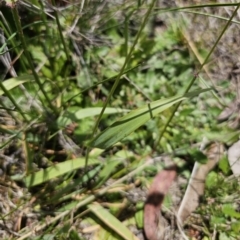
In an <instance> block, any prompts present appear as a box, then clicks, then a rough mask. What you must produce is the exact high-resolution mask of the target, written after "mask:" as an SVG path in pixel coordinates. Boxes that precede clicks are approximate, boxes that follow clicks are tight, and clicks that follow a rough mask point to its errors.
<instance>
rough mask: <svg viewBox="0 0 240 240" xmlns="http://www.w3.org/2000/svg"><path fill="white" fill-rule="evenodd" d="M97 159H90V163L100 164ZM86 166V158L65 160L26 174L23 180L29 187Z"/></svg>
mask: <svg viewBox="0 0 240 240" xmlns="http://www.w3.org/2000/svg"><path fill="white" fill-rule="evenodd" d="M98 163H99V161H98V160H97V159H90V160H89V164H90V165H92V164H98ZM84 166H85V158H77V159H71V160H68V161H65V162H61V163H58V164H56V165H54V166H51V167H49V168H47V169H43V170H40V171H38V172H35V173H32V174H30V175H28V176H26V177H25V178H24V179H23V181H24V183H25V184H26V186H27V187H33V186H36V185H38V184H41V183H44V182H47V181H49V180H51V179H53V178H56V177H59V176H60V175H62V174H65V173H68V172H70V171H73V170H76V169H78V168H81V167H84Z"/></svg>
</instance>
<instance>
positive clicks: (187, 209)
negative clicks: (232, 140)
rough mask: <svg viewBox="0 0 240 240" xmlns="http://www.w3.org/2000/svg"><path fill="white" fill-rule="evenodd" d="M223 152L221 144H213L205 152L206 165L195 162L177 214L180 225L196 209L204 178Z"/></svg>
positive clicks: (203, 185) (202, 190) (202, 189)
mask: <svg viewBox="0 0 240 240" xmlns="http://www.w3.org/2000/svg"><path fill="white" fill-rule="evenodd" d="M223 151H224V148H223V145H222V144H220V143H213V144H211V145H210V147H208V149H207V150H206V155H207V157H208V162H207V163H206V164H200V163H198V162H195V164H194V167H193V171H192V174H191V177H190V179H189V183H188V186H187V190H186V192H185V194H184V197H183V200H182V202H181V205H180V207H179V210H178V214H177V219H178V221H179V223H180V224H181V225H182V224H183V223H184V221H185V220H186V219H187V218H188V217H189V216H190V215H191V213H192V212H193V211H195V210H196V208H197V207H198V205H199V198H200V196H202V195H203V193H204V187H205V180H206V177H207V175H208V173H209V172H210V171H211V170H212V169H213V168H214V167H215V166H216V164H217V163H218V161H219V159H220V158H221V157H222V155H223Z"/></svg>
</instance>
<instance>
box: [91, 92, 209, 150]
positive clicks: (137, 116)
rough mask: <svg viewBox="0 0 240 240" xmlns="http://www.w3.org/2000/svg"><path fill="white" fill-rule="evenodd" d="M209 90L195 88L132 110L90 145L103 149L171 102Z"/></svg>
mask: <svg viewBox="0 0 240 240" xmlns="http://www.w3.org/2000/svg"><path fill="white" fill-rule="evenodd" d="M209 90H211V89H210V88H208V89H203V90H197V91H194V92H190V93H187V94H185V95H180V96H175V97H171V98H168V99H160V100H157V101H154V102H151V103H149V104H147V105H145V106H143V107H140V108H138V109H136V110H133V111H131V112H130V113H128V114H127V115H126V116H124V117H122V118H121V119H119V120H118V121H116V122H115V123H113V124H112V125H111V126H110V127H109V128H107V129H106V130H105V131H103V132H102V133H100V134H99V135H98V136H97V137H96V138H94V139H93V141H92V142H91V143H90V146H91V147H97V148H103V149H106V148H109V147H111V146H112V145H114V144H115V143H117V142H119V141H120V140H122V139H123V138H125V137H126V136H128V135H129V134H130V133H132V132H133V131H135V130H136V129H137V128H139V127H140V126H142V125H143V124H144V123H146V122H147V121H148V120H150V119H151V118H153V117H155V116H156V115H157V114H159V113H160V112H162V111H164V110H166V109H167V108H169V107H171V106H172V105H173V104H175V103H177V102H180V101H183V100H185V99H188V98H191V97H194V96H197V95H198V94H200V93H202V92H206V91H209Z"/></svg>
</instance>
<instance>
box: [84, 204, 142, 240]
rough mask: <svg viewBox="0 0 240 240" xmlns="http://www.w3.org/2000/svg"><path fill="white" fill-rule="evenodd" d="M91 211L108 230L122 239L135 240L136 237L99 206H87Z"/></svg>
mask: <svg viewBox="0 0 240 240" xmlns="http://www.w3.org/2000/svg"><path fill="white" fill-rule="evenodd" d="M88 209H90V210H91V212H92V213H93V214H95V215H96V216H97V217H98V218H99V219H100V220H101V221H103V222H104V223H105V224H106V225H107V226H108V227H109V228H111V229H112V230H113V231H114V232H116V233H117V234H119V235H120V236H121V237H122V238H123V239H126V240H134V239H135V240H136V239H137V237H136V236H135V235H134V234H133V233H132V232H131V231H130V230H129V229H128V228H127V227H126V226H125V225H123V224H122V223H121V222H120V221H119V220H118V219H117V218H115V217H114V216H113V215H112V214H111V213H110V212H109V211H107V210H106V209H104V208H103V207H102V206H101V205H99V204H97V203H95V204H90V205H88Z"/></svg>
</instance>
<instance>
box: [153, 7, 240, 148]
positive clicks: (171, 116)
mask: <svg viewBox="0 0 240 240" xmlns="http://www.w3.org/2000/svg"><path fill="white" fill-rule="evenodd" d="M239 7H240V3H239V4H237V7H236V9H235V10H234V12H233V14H232V16H231V18H230V19H229V20H228V22H227V24H226V25H225V27H224V28H223V30H222V32H221V34H220V35H219V36H218V38H217V40H216V42H215V44H214V45H213V47H212V48H211V50H210V52H209V53H208V55H207V57H206V58H205V60H204V62H203V63H202V64H201V66H200V68H199V70H198V71H197V74H195V76H194V77H193V78H192V80H191V82H190V83H189V85H188V86H187V88H186V90H185V94H186V93H188V91H189V90H190V89H191V87H192V85H193V84H194V83H195V81H196V79H197V77H198V74H199V73H200V72H201V70H202V69H203V67H204V65H205V64H206V63H207V62H208V60H209V58H210V56H211V55H212V53H213V51H214V50H215V49H216V47H217V45H218V43H219V42H220V40H221V38H222V36H223V35H224V33H225V32H226V30H227V28H228V27H229V25H230V24H231V22H232V19H233V17H234V16H235V14H236V13H237V11H238V9H239ZM181 103H182V102H179V103H177V104H176V105H175V107H174V109H173V111H172V113H171V115H170V117H169V118H168V120H167V122H166V124H165V125H164V127H163V130H162V131H161V133H160V135H159V138H158V140H157V142H156V143H157V145H159V144H160V141H161V139H162V137H163V134H164V133H165V131H166V130H167V127H168V126H169V124H170V122H171V121H172V119H173V117H174V115H175V113H176V111H177V110H178V108H179V106H180V105H181Z"/></svg>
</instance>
